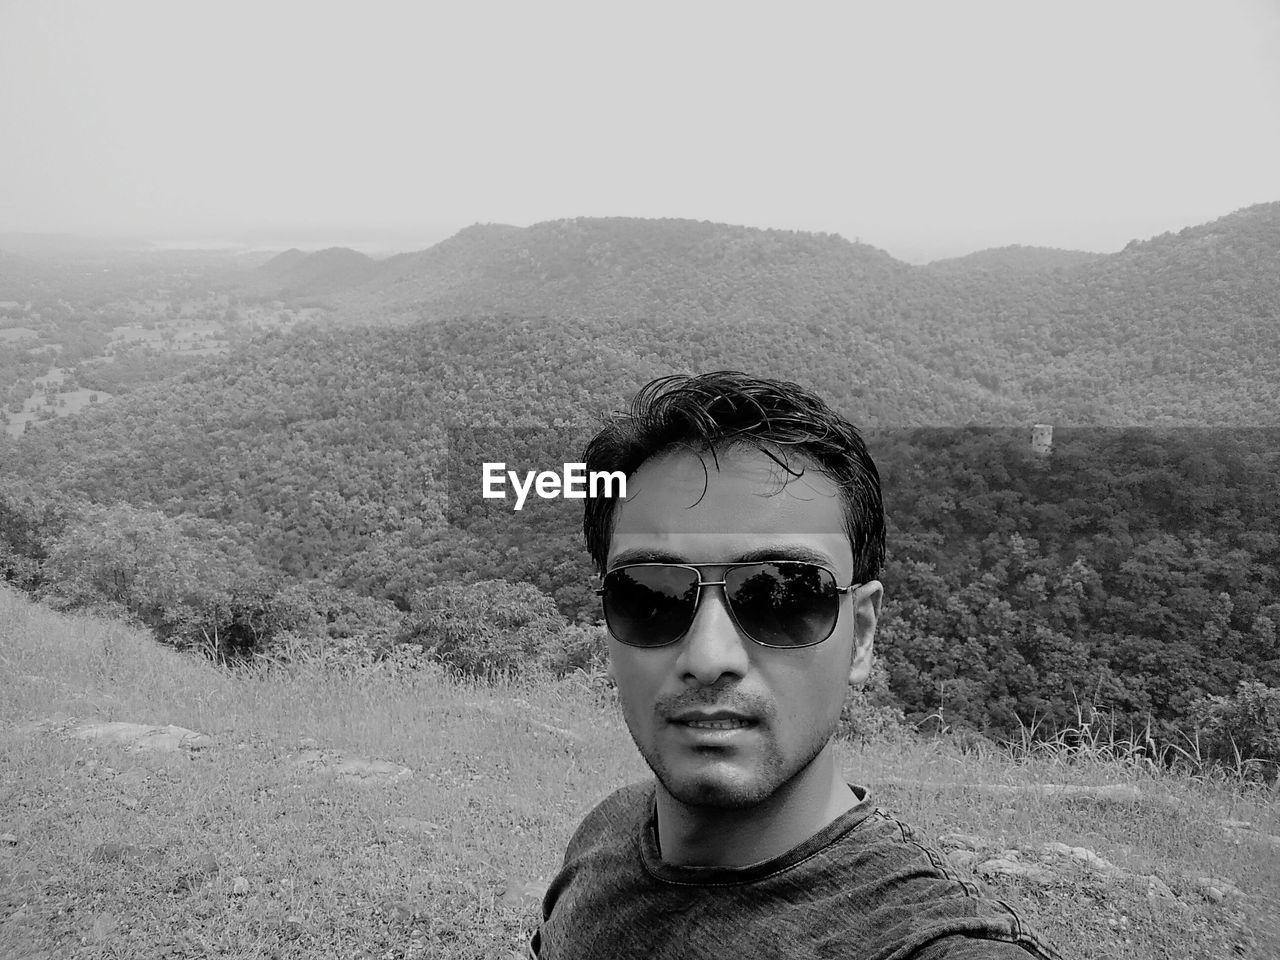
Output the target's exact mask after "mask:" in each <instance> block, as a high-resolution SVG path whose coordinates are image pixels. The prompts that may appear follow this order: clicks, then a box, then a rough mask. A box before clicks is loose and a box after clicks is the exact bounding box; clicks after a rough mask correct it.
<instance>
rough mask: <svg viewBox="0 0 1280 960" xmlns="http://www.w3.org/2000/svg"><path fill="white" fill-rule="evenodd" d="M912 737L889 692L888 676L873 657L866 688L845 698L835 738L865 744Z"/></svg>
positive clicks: (855, 691) (911, 730)
mask: <svg viewBox="0 0 1280 960" xmlns="http://www.w3.org/2000/svg"><path fill="white" fill-rule="evenodd" d="M913 734H914V730H913V729H912V728H911V726H910V724H908V723H907V718H906V716H905V715H904V714H903V712H902V707H901V705H900V704H899V703H898V698H897V697H895V696H894V695H893V693H892V691H890V689H889V672H888V671H887V670H886V669H885V667H884V665H883V664H882V663H881V662H880V659H879V658H878V657H877V658H876V659H875V660H874V661H873V662H872V664H871V675H870V676H869V677H868V678H867V683H866V685H865V686H863V687H862V688H861V689H859V690H853V691H851V692H850V694H849V696H848V697H846V698H845V702H844V707H843V708H841V710H840V722H839V724H838V725H837V727H836V736H838V737H841V738H843V739H845V740H851V741H854V742H858V743H867V742H875V741H882V740H895V739H898V738H901V737H903V736H911V735H913Z"/></svg>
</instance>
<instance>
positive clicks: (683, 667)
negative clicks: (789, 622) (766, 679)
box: [678, 580, 751, 686]
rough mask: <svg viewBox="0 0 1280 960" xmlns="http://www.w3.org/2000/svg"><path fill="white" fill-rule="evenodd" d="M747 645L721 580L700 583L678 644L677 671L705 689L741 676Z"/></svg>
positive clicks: (747, 659) (746, 663)
mask: <svg viewBox="0 0 1280 960" xmlns="http://www.w3.org/2000/svg"><path fill="white" fill-rule="evenodd" d="M750 644H751V641H750V640H749V639H748V638H747V636H746V635H745V634H744V633H743V632H742V630H741V629H740V628H739V626H738V621H737V618H736V617H734V615H733V612H732V610H731V608H730V606H729V600H728V598H727V597H726V596H725V593H724V581H715V580H713V581H703V582H702V583H701V584H700V585H699V587H698V605H697V607H696V608H695V610H694V614H693V621H692V622H691V623H690V624H689V629H688V631H687V632H686V633H685V635H684V638H683V639H682V640H681V642H680V656H679V659H678V669H679V670H680V672H681V673H682V674H683V675H684V676H686V677H689V678H692V679H694V680H696V681H697V682H698V683H699V684H702V685H707V686H709V685H711V684H713V683H715V682H716V681H717V680H719V679H720V678H721V677H723V676H725V675H726V674H730V675H736V676H745V675H746V672H747V670H748V668H749V666H750V654H749V652H748V649H747V648H748V647H749V646H750Z"/></svg>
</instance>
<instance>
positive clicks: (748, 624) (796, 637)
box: [725, 562, 840, 647]
mask: <svg viewBox="0 0 1280 960" xmlns="http://www.w3.org/2000/svg"><path fill="white" fill-rule="evenodd" d="M725 592H726V593H727V595H728V597H729V602H730V604H732V606H733V613H734V616H735V617H737V619H738V625H739V626H740V627H741V628H742V629H743V630H744V631H746V633H747V634H748V635H750V636H751V637H752V638H753V639H754V640H756V641H757V642H759V643H763V644H767V645H768V646H771V647H804V646H808V645H810V644H814V643H818V642H820V641H822V640H825V639H826V638H827V637H829V636H831V631H832V630H834V629H835V625H836V617H837V616H838V615H839V612H840V602H839V601H840V594H839V593H838V592H837V590H836V582H835V578H834V577H833V576H832V575H831V573H830V572H829V571H827V570H824V569H823V568H822V567H817V566H814V565H812V564H808V563H785V562H781V563H755V564H748V565H744V566H740V567H734V568H732V569H731V570H729V571H728V573H727V574H726V575H725Z"/></svg>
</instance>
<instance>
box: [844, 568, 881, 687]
mask: <svg viewBox="0 0 1280 960" xmlns="http://www.w3.org/2000/svg"><path fill="white" fill-rule="evenodd" d="M883 599H884V585H883V584H882V583H881V582H880V581H879V580H872V581H870V582H869V583H864V584H863V585H862V586H860V587H858V588H856V589H855V590H854V591H853V611H852V612H853V662H852V663H850V665H849V685H850V686H854V687H860V686H862V685H863V684H864V683H866V682H867V678H868V677H870V676H871V651H872V648H873V647H874V645H875V639H876V623H877V622H878V621H879V620H880V603H881V601H882V600H883Z"/></svg>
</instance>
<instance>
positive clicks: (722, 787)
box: [623, 711, 836, 810]
mask: <svg viewBox="0 0 1280 960" xmlns="http://www.w3.org/2000/svg"><path fill="white" fill-rule="evenodd" d="M623 715H624V719H625V718H626V713H625V711H624V714H623ZM658 722H659V723H661V722H663V721H661V720H659V721H658ZM627 729H628V732H630V734H631V739H632V742H634V743H635V745H636V749H637V750H639V751H640V756H641V757H642V758H643V759H644V762H645V763H646V764H648V766H649V769H650V770H652V771H653V775H654V776H655V777H657V779H658V782H659V783H660V784H662V787H663V789H664V790H666V791H667V793H669V794H670V795H671V796H672V797H673V798H674V799H675V800H677V801H678V802H680V803H682V804H684V805H685V806H687V807H691V808H694V809H703V810H746V809H750V808H752V807H755V806H758V805H760V804H761V803H763V802H765V801H766V800H768V799H769V798H770V797H772V796H773V795H774V794H775V793H777V792H778V791H779V790H780V789H782V788H783V787H784V786H786V785H787V784H788V783H790V782H791V781H792V780H794V779H795V778H796V777H797V776H799V775H800V774H801V773H803V772H804V771H805V770H806V769H808V767H809V765H810V764H811V763H813V761H814V760H815V759H816V758H817V756H818V754H820V753H821V752H822V751H823V749H824V748H825V747H826V745H827V743H828V742H829V741H830V740H831V737H832V736H833V735H834V734H835V731H836V725H835V723H832V724H831V728H830V729H829V730H815V731H814V735H813V737H812V739H810V740H809V741H808V742H807V743H806V744H805V747H804V749H803V750H802V751H800V753H799V754H798V755H797V758H796V759H795V760H794V761H792V762H791V763H790V764H788V763H787V762H786V759H785V758H784V757H783V755H782V751H781V750H780V749H779V747H778V743H777V740H776V739H775V738H774V736H773V735H772V733H771V732H770V731H767V730H766V731H765V733H764V736H763V738H762V739H763V741H764V751H763V755H762V756H761V757H760V758H759V759H758V760H756V761H755V762H753V763H752V764H751V766H750V767H749V768H746V770H745V771H741V768H739V769H737V770H734V776H732V777H725V776H724V775H722V774H719V773H717V772H716V771H714V770H707V771H706V772H705V773H695V774H693V775H692V776H687V775H681V774H677V773H676V772H674V771H673V770H672V768H671V765H670V764H668V763H667V761H666V759H665V758H664V757H663V756H662V755H661V753H660V751H659V750H658V749H657V747H656V746H655V745H654V744H652V743H644V742H642V741H641V739H640V737H638V736H637V735H636V732H635V727H634V725H633V724H631V722H630V721H629V720H628V722H627ZM702 752H704V753H705V756H706V765H707V767H708V768H710V767H713V766H714V765H716V764H718V763H720V762H721V760H720V755H721V754H722V753H724V752H726V751H722V749H721V748H715V747H708V748H704V751H702ZM740 771H741V772H740ZM743 773H745V776H744V775H743Z"/></svg>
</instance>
